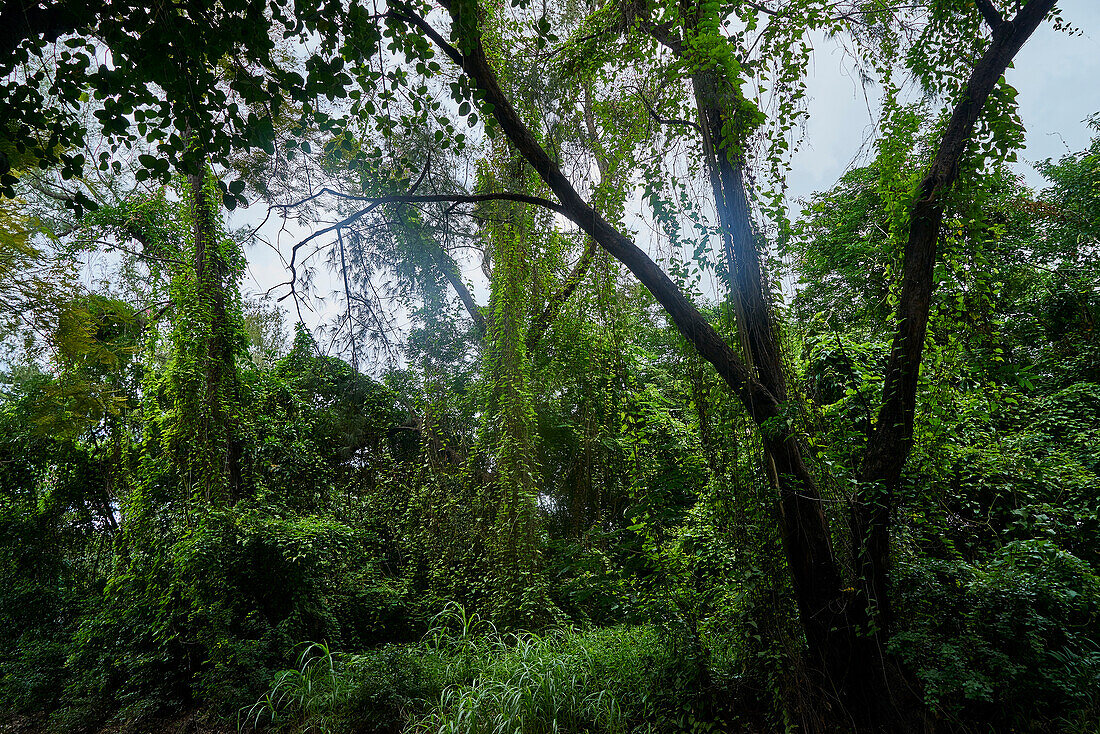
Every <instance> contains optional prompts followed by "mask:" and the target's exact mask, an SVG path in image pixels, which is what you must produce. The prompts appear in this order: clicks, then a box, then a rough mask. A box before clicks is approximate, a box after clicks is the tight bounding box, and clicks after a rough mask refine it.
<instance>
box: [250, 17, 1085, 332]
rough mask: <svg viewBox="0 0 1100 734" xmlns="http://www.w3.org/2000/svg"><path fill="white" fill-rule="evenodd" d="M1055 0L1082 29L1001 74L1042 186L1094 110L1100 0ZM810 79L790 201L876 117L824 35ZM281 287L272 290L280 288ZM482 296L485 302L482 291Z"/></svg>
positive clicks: (827, 172)
mask: <svg viewBox="0 0 1100 734" xmlns="http://www.w3.org/2000/svg"><path fill="white" fill-rule="evenodd" d="M1059 6H1060V7H1061V8H1062V15H1063V17H1064V18H1065V20H1066V21H1068V22H1069V23H1071V24H1072V25H1074V26H1075V27H1077V28H1079V29H1081V30H1082V31H1083V35H1077V36H1070V35H1068V34H1066V33H1064V32H1062V33H1059V32H1055V31H1054V30H1053V29H1052V28H1051V27H1050V24H1044V25H1043V26H1041V27H1040V29H1039V30H1038V31H1036V33H1035V35H1034V36H1033V37H1032V38H1031V39H1030V40H1029V41H1028V43H1027V45H1025V47H1024V48H1023V50H1022V51H1021V52H1020V53H1019V54H1018V55H1017V58H1016V63H1015V68H1014V69H1010V70H1009V71H1008V74H1007V78H1008V82H1009V83H1010V84H1011V85H1013V86H1014V87H1015V88H1016V89H1017V91H1018V92H1019V96H1018V98H1017V101H1018V103H1019V105H1020V113H1021V116H1022V118H1023V120H1024V124H1025V126H1026V127H1027V140H1026V148H1025V149H1024V150H1023V151H1021V153H1020V156H1019V159H1020V162H1019V163H1017V164H1016V169H1017V171H1018V172H1019V173H1020V174H1021V175H1022V176H1024V177H1025V179H1026V180H1027V181H1028V183H1029V184H1030V185H1032V186H1033V187H1041V186H1042V185H1043V182H1042V179H1041V177H1040V176H1039V175H1038V174H1037V173H1036V171H1035V169H1034V167H1033V166H1032V163H1033V162H1035V161H1041V160H1043V159H1045V158H1051V157H1053V158H1058V157H1060V156H1062V155H1064V154H1066V153H1067V152H1070V151H1079V150H1082V149H1083V148H1085V147H1086V146H1087V145H1088V142H1089V140H1090V138H1091V137H1092V136H1093V135H1095V134H1096V133H1095V132H1094V131H1090V130H1089V129H1088V128H1087V127H1086V126H1085V124H1084V122H1083V121H1084V119H1085V118H1086V117H1088V116H1089V115H1091V114H1093V113H1095V112H1100V0H1062V1H1061V2H1060V3H1059ZM808 85H809V100H808V103H807V109H808V112H809V117H808V121H807V123H806V128H805V137H804V141H803V143H802V146H801V148H800V149H799V151H798V152H797V153H796V154H795V155H794V157H793V159H792V165H793V169H792V171H791V173H790V176H789V179H788V185H789V192H788V195H789V199H790V200H791V201H792V202H794V201H795V200H797V199H799V198H805V197H808V196H809V195H810V194H812V193H813V192H815V191H820V190H823V189H828V188H830V187H832V185H833V184H834V183H836V181H837V180H838V179H839V178H840V177H841V176H842V175H843V174H844V173H845V171H846V170H847V169H848V168H849V167H851V166H852V165H853V164H859V163H860V162H862V159H860V158H858V156H859V155H860V152H861V149H863V146H864V142H865V141H866V140H867V139H868V136H869V134H870V133H871V131H872V127H873V124H874V122H875V120H874V114H875V103H876V99H875V97H876V93H875V92H874V90H871V91H870V92H869V94H868V95H867V97H865V93H864V90H863V89H862V88H861V86H860V85H859V83H858V81H857V80H856V79H855V78H854V77H853V76H852V75H851V74H850V70H849V68H848V61H847V60H846V59H845V57H844V54H843V53H842V51H841V49H840V48H839V46H838V45H837V44H835V43H832V42H829V41H826V40H824V39H821V40H820V41H819V42H818V43H817V44H816V52H815V55H814V60H813V64H812V67H811V70H810V77H809V79H808ZM868 97H869V101H870V110H869V109H868ZM255 209H258V207H255V208H254V210H255ZM797 210H798V207H797V205H795V206H794V211H795V212H797ZM261 216H262V215H261ZM248 218H249V219H253V221H255V220H256V219H257V217H256V212H255V211H252V212H250V216H249V217H248ZM236 219H238V221H240V218H239V217H237V218H236ZM266 234H267V235H268V236H269V238H270V239H272V240H273V241H274V242H275V243H276V244H277V246H278V247H279V249H280V251H281V252H283V253H289V251H290V248H291V247H292V246H293V245H294V244H295V242H297V241H298V240H299V239H300V238H301V237H302V236H304V235H303V233H302V232H300V231H297V230H295V229H289V230H287V231H286V232H283V233H282V234H281V235H279V236H277V229H276V228H274V227H269V228H268V230H267V232H266ZM248 258H249V271H250V275H249V277H247V278H246V282H245V289H246V290H249V291H253V292H263V291H266V290H267V289H269V288H271V287H272V286H274V285H276V284H277V283H281V282H284V281H286V279H287V273H286V271H285V269H284V268H283V265H282V263H281V262H280V260H279V258H278V256H276V255H275V254H274V252H272V251H271V250H270V249H269V248H267V247H263V246H256V247H253V248H252V249H251V251H250V252H249V253H248ZM318 285H319V286H320V288H319V289H320V290H321V291H322V292H327V291H328V290H331V289H332V288H334V287H335V285H336V284H335V283H334V282H332V281H331V279H330V278H328V277H327V275H326V274H324V273H319V277H318ZM478 290H479V291H480V290H481V288H478ZM284 292H285V289H281V290H278V291H276V293H277V294H279V295H281V294H282V293H284ZM481 300H482V302H484V297H483V293H482V298H481ZM282 305H283V307H284V309H286V310H287V315H288V317H289V323H294V322H295V321H297V315H296V314H294V313H293V310H292V308H291V304H290V302H289V300H288V301H284V302H283V304H282ZM339 307H340V302H339V301H333V302H330V304H329V305H328V307H327V308H324V309H323V311H322V312H321V313H333V312H335V311H336V310H338V309H339ZM304 316H305V321H306V322H307V323H309V324H311V325H312V324H315V323H317V321H318V320H319V318H320V314H313V315H311V314H308V313H306V314H304Z"/></svg>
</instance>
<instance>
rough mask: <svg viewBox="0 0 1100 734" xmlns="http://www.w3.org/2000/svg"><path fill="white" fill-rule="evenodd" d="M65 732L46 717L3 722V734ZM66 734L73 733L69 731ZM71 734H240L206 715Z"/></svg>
mask: <svg viewBox="0 0 1100 734" xmlns="http://www.w3.org/2000/svg"><path fill="white" fill-rule="evenodd" d="M62 731H65V730H64V729H59V728H58V727H57V725H56V724H52V725H51V723H50V722H49V720H48V718H47V717H44V716H36V717H31V716H17V717H12V718H4V719H2V720H0V734H60V732H62ZM66 734H70V732H67V731H66ZM71 734H237V727H236V726H232V725H228V724H225V723H224V722H217V721H213V720H212V719H211V717H210V715H209V714H208V713H206V712H204V711H201V710H196V711H191V712H188V713H186V714H182V715H177V716H171V717H162V718H155V719H151V720H147V721H143V722H141V723H140V724H110V725H108V726H103V727H100V728H98V729H82V730H80V732H79V733H78V732H71Z"/></svg>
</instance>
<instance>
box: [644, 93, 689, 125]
mask: <svg viewBox="0 0 1100 734" xmlns="http://www.w3.org/2000/svg"><path fill="white" fill-rule="evenodd" d="M638 96H639V97H640V98H641V100H642V104H644V105H645V108H646V111H647V112H649V116H650V117H652V118H653V120H654V121H655V122H656V123H657V124H658V125H683V126H686V127H690V128H693V129H694V130H695V131H696V132H697V133H700V134H702V132H703V128H701V127H699V123H697V122H694V121H692V120H681V119H678V118H674V117H661V116H660V115H658V114H657V111H656V110H655V109H653V105H651V104H650V103H649V100H648V99H646V96H645V95H644V94H642V92H641V90H639V91H638Z"/></svg>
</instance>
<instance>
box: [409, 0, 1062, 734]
mask: <svg viewBox="0 0 1100 734" xmlns="http://www.w3.org/2000/svg"><path fill="white" fill-rule="evenodd" d="M1054 1H1055V0H1032V2H1030V3H1028V4H1027V5H1026V6H1025V7H1024V8H1023V10H1021V11H1020V13H1019V15H1018V16H1017V18H1016V19H1014V20H1013V21H1005V22H1003V23H1001V24H1000V26H999V27H998V28H996V29H995V32H994V43H993V45H992V46H991V48H990V49H989V51H988V52H987V53H986V54H985V55H984V56H983V57H982V60H981V61H980V62H979V64H978V66H977V67H976V69H975V71H974V74H973V75H972V77H971V80H970V83H969V84H968V86H967V91H966V94H965V96H964V100H963V101H962V102H960V103H959V105H957V106H956V108H955V112H954V114H953V116H952V120H951V123H950V125H949V126H948V131H947V133H945V136H944V140H943V142H942V143H941V146H940V151H939V153H938V154H937V156H936V162H935V163H934V164H933V167H932V170H931V171H930V172H929V175H928V176H927V177H926V179H925V182H924V183H923V184H922V187H921V196H920V198H919V199H918V201H917V203H916V205H915V207H914V211H913V216H912V221H913V222H914V225H913V227H912V231H911V233H910V240H909V244H908V246H907V248H906V254H905V266H904V267H905V270H904V280H903V291H902V299H901V304H900V305H899V319H898V322H899V327H898V334H897V336H896V337H895V343H894V348H893V351H892V355H891V360H890V365H889V368H888V371H887V375H886V393H885V396H884V403H883V406H882V410H881V411H880V416H879V421H878V423H877V427H876V431H875V434H874V435H873V436H872V439H871V441H870V443H869V450H868V454H867V459H866V461H865V463H864V469H863V472H862V477H863V479H864V482H865V483H879V484H883V485H885V486H888V487H890V486H895V485H896V483H897V480H898V478H899V477H900V473H901V467H902V465H903V464H904V462H905V460H906V458H907V455H908V451H909V448H910V446H911V443H912V425H913V413H914V408H915V395H916V380H917V369H918V367H919V362H920V351H921V347H922V346H923V341H924V335H925V331H926V328H927V319H928V304H929V302H930V297H931V290H932V279H931V276H932V267H933V264H934V261H935V240H936V236H937V234H938V230H939V225H940V221H941V219H942V215H943V206H944V194H945V192H946V190H947V188H948V187H949V186H950V184H951V183H952V182H953V181H954V179H955V177H956V176H957V167H958V162H959V159H960V158H961V155H962V153H963V151H964V150H965V148H966V145H967V143H968V142H969V140H970V138H971V136H972V134H973V128H974V122H975V121H976V119H977V116H978V114H979V112H980V110H981V107H982V106H983V105H984V103H985V101H986V99H987V98H988V96H989V93H990V91H991V90H992V89H993V86H994V84H995V83H996V81H997V79H998V78H999V77H1000V76H1001V74H1002V73H1003V72H1004V70H1005V68H1006V67H1007V65H1008V63H1009V62H1010V61H1011V59H1012V57H1013V56H1014V55H1015V53H1016V52H1017V51H1018V50H1019V48H1020V47H1021V46H1022V45H1023V42H1024V41H1025V40H1026V38H1027V37H1028V36H1029V35H1030V34H1031V33H1032V32H1033V31H1034V30H1035V28H1036V27H1037V26H1038V24H1039V22H1041V20H1042V19H1043V17H1045V15H1046V14H1047V12H1048V11H1049V9H1050V8H1051V7H1052V6H1053V4H1054ZM445 4H446V5H447V7H448V9H449V10H450V11H451V15H452V19H453V21H454V24H455V27H456V28H462V29H466V33H465V35H463V36H461V41H460V45H461V46H462V48H463V51H462V52H460V51H459V50H458V49H457V48H455V47H454V46H452V45H451V44H449V43H447V41H446V40H445V39H444V38H443V37H442V36H440V35H439V33H438V32H437V31H436V30H435V29H434V28H432V26H431V25H430V24H429V23H427V21H425V20H424V19H423V18H421V17H419V16H416V15H413V14H406V13H395V17H398V18H400V19H402V20H404V21H405V22H408V23H410V24H411V25H414V26H416V27H417V28H419V29H420V30H421V31H423V32H424V33H425V34H426V35H428V36H429V37H430V38H432V40H433V41H434V42H435V43H436V44H437V45H438V46H439V47H440V48H442V49H443V50H444V51H445V52H446V53H447V54H448V56H450V57H451V59H452V60H453V61H454V62H455V63H456V64H457V65H458V66H460V67H461V68H462V69H463V70H464V72H465V73H466V74H467V75H468V76H469V77H470V78H471V79H472V80H473V81H474V83H475V84H476V86H477V87H478V88H479V89H480V90H481V92H483V93H484V95H485V99H486V101H487V102H489V103H490V104H492V105H493V115H494V117H495V118H496V120H497V122H498V123H499V125H500V127H501V129H502V130H503V132H504V133H505V135H506V136H507V137H508V138H509V140H510V141H511V142H512V143H513V145H515V146H516V148H517V149H518V151H519V152H520V153H521V154H522V155H523V156H524V157H525V158H526V159H527V161H528V162H529V163H530V165H531V166H532V167H533V168H534V169H535V171H536V172H537V173H538V174H539V176H540V177H541V178H542V179H543V181H545V182H546V184H547V185H548V186H549V188H550V189H551V191H553V192H554V194H555V195H556V196H557V198H558V200H559V202H560V203H561V206H562V211H563V212H564V213H565V214H566V215H567V216H568V217H569V218H570V219H571V220H572V221H573V222H575V223H576V224H577V225H578V226H579V227H581V228H582V229H583V230H584V231H585V232H586V233H587V234H588V235H589V236H590V237H592V239H593V240H595V242H596V243H597V244H599V245H600V247H602V248H603V249H604V250H605V251H606V252H608V253H609V254H610V255H611V256H612V257H614V258H616V259H617V260H619V261H620V262H621V263H623V264H624V265H625V266H626V267H627V268H628V269H629V270H630V271H631V272H632V273H633V274H634V275H635V277H637V278H638V280H639V281H640V282H641V283H642V284H643V285H644V286H645V287H646V288H647V289H648V290H649V291H650V292H651V293H652V294H653V296H654V297H655V298H656V300H657V301H658V302H659V303H660V304H661V306H662V307H663V308H664V309H665V311H666V313H667V314H668V317H669V318H670V319H671V320H672V322H673V324H674V325H675V326H676V328H677V330H679V332H680V333H681V334H682V335H683V336H684V337H685V338H686V339H687V340H688V341H689V343H691V344H692V345H693V347H694V348H695V349H696V351H698V353H699V354H700V356H702V357H703V358H704V359H706V360H707V361H708V362H710V363H711V364H712V365H713V366H714V368H715V369H716V370H717V372H718V374H719V375H720V376H721V377H722V378H723V379H724V380H725V381H726V383H727V384H728V385H729V386H730V387H731V388H732V389H733V391H734V392H735V394H736V395H737V396H738V398H739V399H740V401H741V402H742V404H743V405H744V406H745V409H746V411H747V412H748V413H749V415H750V416H751V417H752V419H753V420H754V421H755V422H756V423H757V424H758V425H761V426H764V424H765V423H766V422H767V421H768V420H769V419H771V418H775V417H778V416H779V415H780V413H781V402H782V399H783V397H785V394H786V387H785V383H784V382H782V371H781V367H778V368H777V367H776V365H779V360H778V350H777V349H774V347H773V346H772V345H773V344H774V329H772V328H771V326H770V322H769V320H768V319H769V317H768V316H767V309H766V308H764V309H762V310H761V311H760V312H759V313H757V314H756V316H757V317H758V318H757V322H756V324H755V326H756V328H755V329H753V330H748V331H749V334H748V335H747V341H748V342H749V344H750V350H749V354H750V355H751V354H752V351H753V349H752V347H751V345H752V344H753V341H754V339H755V340H757V343H758V347H759V348H758V353H759V354H760V355H761V358H762V361H763V362H764V363H765V364H764V365H763V369H760V365H756V367H757V369H758V370H760V377H759V378H758V377H757V376H756V374H754V372H755V371H756V370H754V369H753V366H752V365H750V364H746V362H745V361H743V360H742V359H741V358H739V356H738V355H737V354H736V352H735V351H734V350H733V349H732V348H731V347H730V346H729V345H728V344H727V343H726V342H725V341H724V340H723V339H722V338H721V336H719V335H718V333H717V332H716V331H715V330H714V329H713V328H712V327H711V325H710V324H709V323H708V322H707V321H706V319H705V318H704V317H703V316H702V314H701V313H700V312H699V311H698V309H696V308H695V306H694V305H693V304H692V303H691V302H690V301H689V300H688V299H687V297H686V296H684V294H683V293H682V292H681V291H680V290H679V288H677V286H676V285H675V284H674V283H673V282H672V280H671V279H670V278H669V277H668V276H667V275H666V274H665V273H664V272H663V271H662V270H661V269H660V267H658V266H657V264H656V263H655V262H653V261H652V260H651V259H650V258H649V257H648V256H647V255H646V254H645V253H644V252H643V251H642V250H641V249H640V248H638V247H637V245H635V244H634V243H633V242H632V241H631V240H630V239H629V238H627V237H626V236H625V235H623V234H622V233H621V232H620V231H618V230H617V229H616V228H615V227H614V226H613V225H611V224H610V223H609V222H608V221H606V220H605V219H604V218H603V217H601V216H600V215H599V213H598V212H596V211H595V210H594V209H593V208H592V207H591V206H589V205H588V204H587V203H586V202H585V201H584V200H583V199H582V198H581V196H580V195H579V194H578V192H577V191H576V189H575V188H574V187H573V186H572V184H571V183H570V182H569V180H568V179H567V178H566V176H565V175H564V173H563V172H562V171H561V169H560V168H559V167H558V165H557V163H556V162H555V161H554V160H553V159H552V158H551V157H550V155H549V154H548V153H547V152H546V150H545V149H544V148H542V146H541V145H540V144H539V142H538V140H537V139H536V137H535V136H534V134H533V133H532V132H531V131H530V130H529V129H528V128H527V127H526V125H525V124H524V123H523V121H522V120H521V119H520V117H519V115H518V113H517V112H516V110H515V108H514V107H513V106H512V104H511V102H510V100H509V99H508V98H507V96H506V95H505V94H504V93H503V91H502V90H501V89H500V86H499V84H498V82H497V79H496V75H495V73H494V72H493V70H492V69H491V67H490V66H489V64H488V62H487V60H486V57H485V50H484V47H483V46H482V43H481V39H480V35H479V33H478V31H477V29H478V19H477V18H476V17H470V16H469V15H467V14H468V13H474V14H476V13H477V12H478V11H477V8H476V5H475V6H473V7H470V6H469V5H466V4H463V5H462V6H458V5H454V6H451V5H450V4H449V3H445ZM470 29H472V30H470ZM660 40H662V42H663V43H666V45H669V46H670V48H673V50H674V51H675V49H676V46H678V42H677V40H676V39H673V38H665V39H660ZM704 108H705V105H704ZM705 118H706V115H705V114H704V119H705ZM712 133H713V131H712ZM716 163H717V161H716ZM737 173H738V171H737V170H736V166H735V165H734V164H732V163H731V164H730V165H729V167H728V168H727V169H726V170H725V171H723V170H721V168H720V169H719V171H718V174H719V182H718V183H719V185H720V187H721V189H722V191H721V199H722V200H721V201H719V202H718V205H719V207H720V208H721V207H727V208H728V210H729V212H730V213H732V214H734V215H736V211H737V207H739V206H744V204H743V201H744V199H743V196H744V193H743V186H741V182H740V181H739V178H738V175H737ZM739 188H740V190H741V193H740V197H741V203H739V201H738V197H737V195H736V194H735V192H736V191H737V189H739ZM717 196H718V192H716V198H717ZM750 232H751V228H750ZM749 241H751V240H749ZM752 251H755V246H753V247H752ZM739 257H741V258H742V260H743V261H744V262H745V270H744V273H745V276H744V277H745V278H746V279H748V278H749V277H750V276H749V274H751V273H752V263H751V257H752V256H751V252H750V251H749V250H748V249H744V250H743V251H742V253H741V255H740V256H739V255H738V254H737V252H736V250H735V252H734V261H735V262H739V260H738V258H739ZM757 257H758V255H757ZM756 267H757V270H756V278H757V279H756V282H755V283H754V284H748V283H746V284H745V285H746V288H745V289H744V290H742V291H741V292H740V296H741V298H743V299H744V301H743V302H744V303H745V304H746V305H748V304H750V303H751V302H752V301H753V299H757V298H758V299H759V302H761V303H765V306H766V302H765V299H764V289H763V286H762V284H761V283H760V281H759V275H760V269H759V261H758V260H757V263H756ZM741 277H742V276H741V275H740V274H739V275H738V282H740V278H741ZM747 316H748V314H747ZM761 317H762V318H761ZM752 322H753V319H752V318H751V316H749V317H748V318H747V320H746V327H747V326H748V325H749V323H752ZM754 333H755V336H753V334H754ZM769 334H770V335H771V336H770V339H771V340H772V343H771V344H769ZM769 383H770V384H769ZM764 433H765V436H764V445H765V449H766V451H767V452H768V453H769V455H770V456H771V457H772V459H773V460H774V462H775V471H776V475H777V482H778V485H779V492H780V511H781V531H782V535H783V542H784V547H785V549H786V555H787V559H788V564H789V566H790V572H791V575H792V580H793V585H794V589H795V594H796V598H797V601H798V606H799V613H800V618H801V621H802V625H803V629H804V630H805V634H806V638H807V642H808V645H809V648H810V650H811V654H812V657H813V658H814V659H815V660H816V664H817V666H818V667H819V673H820V674H821V675H823V676H825V678H824V679H823V680H820V681H819V683H820V685H821V686H822V690H823V692H826V691H829V690H832V691H834V692H835V696H829V695H828V694H827V693H826V694H825V695H824V697H823V698H824V699H826V700H827V699H828V698H833V699H834V700H835V702H836V704H838V705H837V706H836V707H835V709H834V711H833V712H832V713H831V714H828V713H825V712H822V713H823V714H825V716H826V718H825V721H826V722H827V723H825V724H824V726H825V727H827V728H828V729H830V730H845V729H848V730H852V729H856V730H864V731H914V730H919V729H920V728H921V727H922V721H921V716H920V709H919V705H918V701H917V699H916V696H915V695H914V691H913V690H912V689H910V688H909V681H908V680H907V677H906V676H905V675H904V674H903V672H902V671H901V670H900V669H899V668H898V667H897V666H896V664H895V663H893V661H890V660H888V659H887V658H886V657H885V656H884V653H883V648H882V646H881V640H882V639H884V637H883V635H882V631H881V629H880V630H879V632H878V633H877V634H876V633H871V634H869V633H868V631H869V630H874V629H875V626H874V623H875V622H876V619H875V617H874V616H873V615H870V616H869V610H870V612H874V610H875V609H876V608H880V607H881V603H882V602H883V601H884V600H885V599H886V598H887V596H886V588H887V585H886V583H885V581H886V579H887V575H886V574H887V571H888V564H889V534H888V531H889V525H888V522H889V502H888V501H884V502H874V503H872V502H869V501H867V500H868V495H867V493H866V492H864V493H861V497H860V498H858V499H857V502H856V507H855V509H854V510H853V513H852V518H853V519H852V525H853V533H854V534H856V538H857V541H859V542H860V543H861V547H860V549H858V551H857V552H859V554H860V558H861V562H862V563H864V564H865V566H866V567H867V568H870V569H871V570H870V572H868V573H867V577H868V578H869V579H871V582H870V583H869V584H868V585H867V586H865V587H864V589H863V590H857V591H856V594H855V595H854V597H853V596H852V595H850V594H849V592H847V591H846V590H845V589H844V588H843V584H842V577H841V574H840V571H839V565H838V563H837V561H836V558H835V556H834V554H833V548H832V543H831V537H830V533H829V528H828V523H827V521H826V519H825V515H824V512H823V510H822V505H821V501H820V497H819V494H818V490H817V486H816V482H815V481H814V479H813V476H812V475H811V473H810V472H809V470H808V469H807V467H806V464H805V461H804V459H803V456H802V452H801V449H800V447H799V445H798V443H797V441H795V440H794V439H793V438H792V437H791V436H789V435H774V434H770V433H769V431H768V430H767V427H765V431H764ZM887 480H888V481H887ZM875 579H881V581H876V580H875ZM876 584H878V585H877V586H876ZM868 624H870V626H869V627H868Z"/></svg>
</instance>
